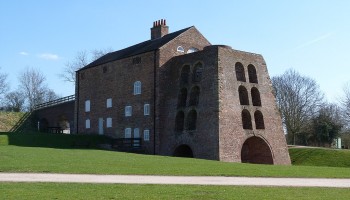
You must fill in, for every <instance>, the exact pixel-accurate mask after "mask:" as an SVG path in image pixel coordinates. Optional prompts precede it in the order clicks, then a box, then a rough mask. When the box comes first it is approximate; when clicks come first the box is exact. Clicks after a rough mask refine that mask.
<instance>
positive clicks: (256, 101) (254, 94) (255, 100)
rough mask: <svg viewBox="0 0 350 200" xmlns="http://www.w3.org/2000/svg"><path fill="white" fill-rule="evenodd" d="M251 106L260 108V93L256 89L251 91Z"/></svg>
mask: <svg viewBox="0 0 350 200" xmlns="http://www.w3.org/2000/svg"><path fill="white" fill-rule="evenodd" d="M251 94H252V100H253V106H261V99H260V92H259V90H258V89H257V88H256V87H253V88H252V90H251Z"/></svg>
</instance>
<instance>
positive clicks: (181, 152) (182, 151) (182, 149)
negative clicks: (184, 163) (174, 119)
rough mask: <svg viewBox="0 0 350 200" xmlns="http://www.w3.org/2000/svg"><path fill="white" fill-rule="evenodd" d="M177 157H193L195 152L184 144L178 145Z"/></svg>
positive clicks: (175, 152) (175, 153)
mask: <svg viewBox="0 0 350 200" xmlns="http://www.w3.org/2000/svg"><path fill="white" fill-rule="evenodd" d="M174 156H175V157H185V158H193V152H192V149H191V147H189V146H187V145H185V144H183V145H180V146H178V147H176V149H175V151H174Z"/></svg>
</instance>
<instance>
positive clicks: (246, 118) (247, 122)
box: [242, 109, 253, 130]
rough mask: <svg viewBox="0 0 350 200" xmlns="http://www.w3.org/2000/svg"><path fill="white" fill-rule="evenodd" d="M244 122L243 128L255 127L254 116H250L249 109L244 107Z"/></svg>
mask: <svg viewBox="0 0 350 200" xmlns="http://www.w3.org/2000/svg"><path fill="white" fill-rule="evenodd" d="M242 123H243V129H250V130H252V129H253V126H252V117H251V116H250V113H249V111H248V110H246V109H244V110H243V111H242Z"/></svg>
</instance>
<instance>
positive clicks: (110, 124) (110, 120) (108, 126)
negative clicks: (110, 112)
mask: <svg viewBox="0 0 350 200" xmlns="http://www.w3.org/2000/svg"><path fill="white" fill-rule="evenodd" d="M106 126H107V128H111V127H112V118H111V117H108V118H107V123H106Z"/></svg>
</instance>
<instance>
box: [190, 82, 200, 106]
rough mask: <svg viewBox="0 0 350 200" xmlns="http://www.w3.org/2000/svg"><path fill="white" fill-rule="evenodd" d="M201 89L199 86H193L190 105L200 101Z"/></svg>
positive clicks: (195, 104)
mask: <svg viewBox="0 0 350 200" xmlns="http://www.w3.org/2000/svg"><path fill="white" fill-rule="evenodd" d="M199 93H200V89H199V87H198V86H195V87H193V88H192V90H191V93H190V106H197V105H198V103H199Z"/></svg>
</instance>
